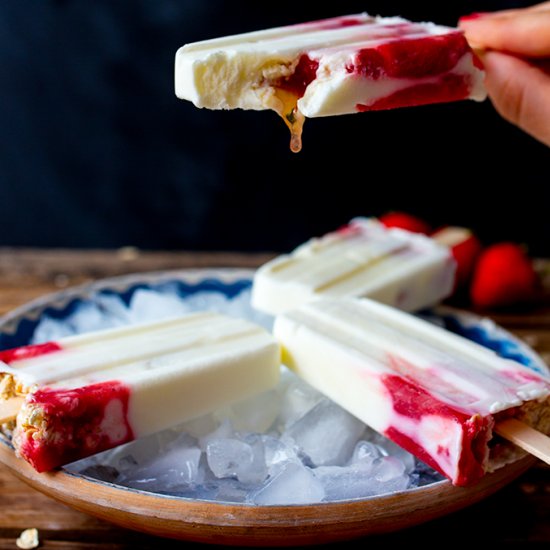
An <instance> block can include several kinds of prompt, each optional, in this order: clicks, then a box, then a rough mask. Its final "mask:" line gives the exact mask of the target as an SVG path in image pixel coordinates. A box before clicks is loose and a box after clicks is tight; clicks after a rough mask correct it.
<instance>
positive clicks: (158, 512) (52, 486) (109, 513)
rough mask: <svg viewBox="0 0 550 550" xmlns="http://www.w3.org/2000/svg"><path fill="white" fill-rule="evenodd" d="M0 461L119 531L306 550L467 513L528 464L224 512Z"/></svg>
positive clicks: (9, 457)
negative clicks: (378, 491)
mask: <svg viewBox="0 0 550 550" xmlns="http://www.w3.org/2000/svg"><path fill="white" fill-rule="evenodd" d="M0 461H1V462H3V463H4V464H5V465H6V466H7V467H8V468H10V469H11V470H12V471H13V473H14V474H15V475H16V476H17V477H19V478H21V479H22V480H23V481H25V482H26V483H28V484H29V485H30V486H32V487H34V488H35V489H38V490H39V491H41V492H43V493H45V494H46V495H48V496H51V497H53V498H55V499H56V500H59V501H61V502H63V503H65V504H68V505H69V506H71V507H73V508H76V509H77V510H80V511H81V512H86V513H88V514H90V515H92V516H96V517H98V518H101V519H104V520H107V521H110V522H112V523H115V524H116V525H119V526H121V527H126V528H129V529H134V530H137V531H142V532H145V533H149V534H154V535H159V536H163V537H169V538H175V539H181V540H189V541H196V542H205V543H211V544H224V545H232V546H301V545H311V544H321V543H329V542H336V541H345V540H350V539H354V538H358V537H361V536H365V535H372V534H380V533H387V532H390V531H396V530H398V529H403V528H405V527H410V526H413V525H418V524H420V523H424V522H426V521H429V520H431V519H435V518H438V517H441V516H444V515H446V514H449V513H451V512H455V511H457V510H460V509H461V508H465V507H466V506H470V505H471V504H474V503H475V502H478V501H480V500H482V499H483V498H485V497H487V496H489V495H491V494H493V493H494V492H495V491H497V490H498V489H500V488H501V487H504V486H505V485H507V484H508V483H510V482H511V481H513V480H514V479H516V478H517V477H518V476H519V475H521V474H522V473H523V472H525V471H526V470H527V469H528V468H530V467H531V466H532V465H533V464H534V463H535V462H536V459H535V458H533V457H531V456H528V457H526V458H524V459H522V460H520V461H518V462H515V463H514V464H511V465H509V466H506V467H504V468H501V469H500V470H497V471H496V472H495V473H493V474H490V475H487V476H485V477H484V478H483V480H482V481H481V482H480V483H478V484H477V485H475V486H474V487H468V488H462V487H454V486H453V485H451V483H450V482H449V481H440V482H437V483H434V484H432V485H427V486H425V487H419V488H416V489H411V490H407V491H403V492H400V493H394V494H390V495H386V496H378V497H372V498H368V499H361V500H349V501H343V502H335V503H324V504H311V505H306V506H302V505H300V506H297V505H294V506H255V505H244V504H221V503H217V502H210V501H200V500H191V499H186V498H176V497H164V496H159V495H154V494H148V493H145V492H141V491H137V490H134V489H126V488H122V487H119V486H116V485H112V484H110V483H105V482H100V481H97V480H93V479H91V478H87V477H85V476H81V475H74V474H70V473H68V472H65V471H62V470H61V471H56V472H52V473H48V474H39V473H37V472H36V471H35V470H34V469H33V468H32V467H31V466H30V465H29V464H27V463H26V462H25V461H23V460H22V459H19V458H17V457H16V456H15V453H14V451H13V449H12V448H11V446H10V445H9V444H8V443H7V442H6V441H1V442H0Z"/></svg>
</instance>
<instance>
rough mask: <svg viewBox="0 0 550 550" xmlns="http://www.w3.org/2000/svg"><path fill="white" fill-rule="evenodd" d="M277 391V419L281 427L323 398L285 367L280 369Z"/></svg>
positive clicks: (291, 422) (300, 415)
mask: <svg viewBox="0 0 550 550" xmlns="http://www.w3.org/2000/svg"><path fill="white" fill-rule="evenodd" d="M278 391H279V392H280V393H281V405H280V413H279V419H278V421H279V423H280V425H281V428H282V429H285V428H287V427H288V426H291V425H292V424H293V423H294V422H296V421H297V420H299V419H300V418H302V417H303V416H304V415H305V414H307V413H308V412H309V411H310V410H311V409H312V408H313V407H315V405H317V403H319V402H320V401H321V400H322V399H323V395H322V394H321V393H320V392H318V391H317V390H316V389H315V388H313V387H312V386H310V385H309V384H307V383H306V382H304V381H303V380H302V379H301V378H298V377H297V376H296V375H295V374H294V373H293V372H292V371H290V370H288V369H287V368H282V369H281V381H280V383H279V387H278Z"/></svg>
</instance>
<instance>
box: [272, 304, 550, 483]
mask: <svg viewBox="0 0 550 550" xmlns="http://www.w3.org/2000/svg"><path fill="white" fill-rule="evenodd" d="M274 334H275V337H276V338H277V339H278V340H279V342H280V343H281V346H282V349H283V363H285V364H286V365H287V366H288V367H290V368H291V369H293V370H294V371H295V372H296V373H297V374H298V375H299V376H301V377H303V378H304V379H305V380H306V381H307V382H309V383H310V384H311V385H312V386H314V387H315V388H317V389H318V390H320V391H321V392H323V393H325V394H326V395H327V396H329V397H330V398H331V399H333V400H334V401H335V402H336V403H338V404H339V405H340V406H342V407H343V408H345V409H347V410H348V411H349V412H350V413H352V414H354V415H355V416H357V417H358V418H360V419H361V420H363V421H364V422H365V423H366V424H368V425H369V426H371V427H372V428H373V429H375V430H377V431H378V432H380V433H382V434H384V435H385V436H387V437H388V438H389V439H391V440H393V441H394V442H395V443H397V444H399V445H401V446H402V447H404V448H405V449H407V450H408V451H409V452H411V453H413V454H415V455H416V456H417V457H418V458H419V459H421V460H423V461H424V462H425V463H426V464H428V465H430V466H432V467H433V468H435V469H436V470H438V471H439V472H441V473H442V474H444V475H445V476H447V477H448V478H449V479H450V480H451V481H452V483H453V484H455V485H471V484H473V483H475V482H477V481H478V480H479V479H480V478H481V477H482V476H483V475H484V474H485V473H487V472H490V471H492V470H494V469H496V468H498V467H500V466H502V465H504V464H506V463H508V462H510V461H512V460H515V459H517V458H518V455H519V453H521V452H522V451H521V450H520V449H519V448H517V447H515V446H513V445H511V444H509V443H507V442H505V441H504V440H502V439H500V438H493V431H494V429H495V427H496V428H497V429H498V426H499V424H498V423H499V422H501V421H502V422H503V423H505V422H509V421H510V420H509V419H514V420H517V421H521V423H522V424H523V425H525V424H526V425H528V426H530V427H531V428H534V429H535V430H537V431H538V432H539V433H540V432H542V433H545V434H548V433H549V432H550V399H549V395H550V379H548V378H546V377H544V376H543V375H539V374H537V373H536V372H535V371H533V370H531V369H529V368H527V367H525V366H523V365H521V364H520V363H517V362H515V361H512V360H509V359H504V358H501V357H499V356H497V354H496V353H495V352H493V351H491V350H489V349H487V348H485V347H482V346H481V345H479V344H476V343H474V342H471V341H469V340H467V339H465V338H463V337H461V336H458V335H455V334H453V333H451V332H449V331H447V330H445V329H443V328H441V327H437V326H435V325H432V324H431V323H429V322H427V321H424V320H422V319H420V318H418V317H415V316H413V315H411V314H408V313H405V312H402V311H399V310H397V309H395V308H392V307H389V306H387V305H384V304H380V303H377V302H374V301H372V300H369V299H365V298H361V299H353V298H350V299H340V300H319V301H315V302H311V303H309V304H307V305H305V306H302V307H301V308H298V309H296V310H293V311H290V312H287V313H284V314H281V315H279V316H278V317H277V318H276V320H275V327H274ZM507 419H508V420H507Z"/></svg>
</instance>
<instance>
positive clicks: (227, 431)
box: [199, 418, 237, 451]
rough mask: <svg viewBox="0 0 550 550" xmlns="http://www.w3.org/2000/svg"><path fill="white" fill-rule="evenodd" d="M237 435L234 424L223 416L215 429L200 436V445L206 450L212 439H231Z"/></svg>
mask: <svg viewBox="0 0 550 550" xmlns="http://www.w3.org/2000/svg"><path fill="white" fill-rule="evenodd" d="M231 438H235V439H237V437H236V436H235V430H233V425H232V424H231V421H230V420H229V419H228V418H223V419H222V421H221V423H220V424H219V425H218V426H217V427H216V429H215V430H213V431H211V432H209V433H207V434H206V435H203V436H202V437H200V438H199V447H200V448H201V449H202V450H203V451H205V450H206V447H207V446H208V444H209V443H210V442H211V441H215V440H216V439H231Z"/></svg>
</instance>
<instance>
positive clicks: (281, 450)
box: [262, 435, 300, 474]
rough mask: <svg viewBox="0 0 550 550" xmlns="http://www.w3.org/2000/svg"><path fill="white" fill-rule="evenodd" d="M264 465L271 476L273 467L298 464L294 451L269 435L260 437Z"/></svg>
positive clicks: (298, 460) (291, 447)
mask: <svg viewBox="0 0 550 550" xmlns="http://www.w3.org/2000/svg"><path fill="white" fill-rule="evenodd" d="M262 442H263V445H264V454H265V463H266V466H267V470H268V472H269V473H270V474H271V473H272V471H273V468H274V467H277V466H278V465H280V464H281V463H284V462H300V459H299V458H298V455H297V454H296V449H295V448H294V447H293V446H290V445H287V444H286V443H285V442H284V441H281V440H280V439H278V438H276V437H273V436H271V435H262Z"/></svg>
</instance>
